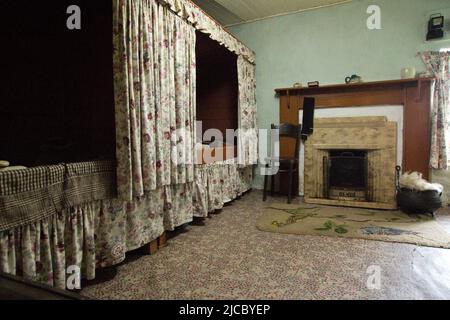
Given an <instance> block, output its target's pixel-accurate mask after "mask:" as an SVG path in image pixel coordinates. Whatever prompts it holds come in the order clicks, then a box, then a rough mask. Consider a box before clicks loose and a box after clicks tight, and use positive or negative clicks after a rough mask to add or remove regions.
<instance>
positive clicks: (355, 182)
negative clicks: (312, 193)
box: [323, 150, 369, 201]
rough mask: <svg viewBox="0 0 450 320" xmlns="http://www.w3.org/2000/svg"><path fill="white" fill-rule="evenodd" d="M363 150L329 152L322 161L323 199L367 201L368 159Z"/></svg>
mask: <svg viewBox="0 0 450 320" xmlns="http://www.w3.org/2000/svg"><path fill="white" fill-rule="evenodd" d="M367 155H368V153H367V151H364V150H330V151H329V155H328V156H325V157H324V158H323V161H324V166H323V168H324V184H323V185H324V195H325V198H328V199H334V200H348V201H352V200H354V201H369V199H368V196H369V192H368V159H367Z"/></svg>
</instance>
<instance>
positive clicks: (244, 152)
mask: <svg viewBox="0 0 450 320" xmlns="http://www.w3.org/2000/svg"><path fill="white" fill-rule="evenodd" d="M237 68H238V81H239V129H240V132H239V138H238V150H239V152H238V159H239V165H241V166H249V165H253V164H256V163H257V161H258V135H257V129H256V128H257V123H256V120H257V119H256V112H257V106H256V66H255V65H254V64H253V63H250V62H249V61H248V60H246V59H245V58H244V57H243V56H239V57H238V62H237Z"/></svg>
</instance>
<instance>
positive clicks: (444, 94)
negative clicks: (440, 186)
mask: <svg viewBox="0 0 450 320" xmlns="http://www.w3.org/2000/svg"><path fill="white" fill-rule="evenodd" d="M449 59H450V53H449V52H424V53H422V60H423V62H424V63H425V65H426V66H427V69H428V71H430V72H432V73H433V75H434V76H435V77H436V83H435V88H434V93H433V103H432V110H431V124H432V127H431V130H432V131H431V162H430V165H431V167H432V168H433V169H445V170H446V169H448V160H449V157H448V152H449V131H448V130H449V119H450V117H449V105H450V71H449V63H450V60H449Z"/></svg>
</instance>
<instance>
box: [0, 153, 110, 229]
mask: <svg viewBox="0 0 450 320" xmlns="http://www.w3.org/2000/svg"><path fill="white" fill-rule="evenodd" d="M115 196H116V183H115V163H114V162H112V161H96V162H86V163H74V164H60V165H54V166H44V167H36V168H30V169H23V170H14V171H4V172H1V171H0V231H4V230H9V229H12V228H15V227H18V226H22V225H25V224H29V223H32V222H35V221H38V220H42V219H44V218H46V217H49V216H51V215H53V214H56V213H57V212H60V211H61V210H62V209H64V208H69V207H72V206H76V205H81V204H84V203H88V202H92V201H97V200H103V199H111V198H114V197H115Z"/></svg>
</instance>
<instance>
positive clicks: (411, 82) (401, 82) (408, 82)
mask: <svg viewBox="0 0 450 320" xmlns="http://www.w3.org/2000/svg"><path fill="white" fill-rule="evenodd" d="M430 81H434V78H413V79H397V80H384V81H372V82H361V83H351V84H345V83H344V84H342V83H341V84H332V85H324V86H320V87H311V88H310V87H291V88H280V89H275V92H276V93H277V94H285V93H287V92H289V93H294V94H295V93H302V94H308V93H319V92H325V91H335V90H340V91H346V90H349V91H351V90H355V89H362V88H371V87H379V88H380V87H390V86H407V87H414V86H418V85H420V83H421V82H430Z"/></svg>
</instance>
